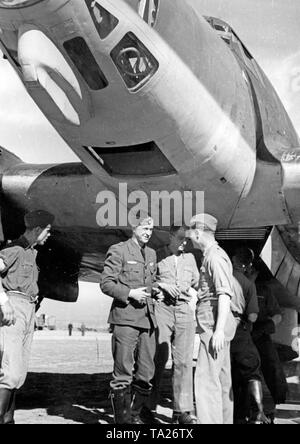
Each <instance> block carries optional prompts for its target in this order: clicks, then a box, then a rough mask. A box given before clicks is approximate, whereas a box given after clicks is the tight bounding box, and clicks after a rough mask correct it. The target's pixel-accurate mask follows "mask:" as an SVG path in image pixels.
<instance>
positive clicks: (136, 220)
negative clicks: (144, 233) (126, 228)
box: [129, 210, 154, 228]
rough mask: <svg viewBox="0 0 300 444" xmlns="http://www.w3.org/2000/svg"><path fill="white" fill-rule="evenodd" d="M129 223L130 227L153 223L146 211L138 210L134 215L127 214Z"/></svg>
mask: <svg viewBox="0 0 300 444" xmlns="http://www.w3.org/2000/svg"><path fill="white" fill-rule="evenodd" d="M129 224H130V226H131V228H137V227H139V226H147V225H152V224H154V220H153V218H152V217H151V216H149V214H148V213H147V212H146V211H143V210H140V211H138V212H137V214H136V215H133V216H132V215H129Z"/></svg>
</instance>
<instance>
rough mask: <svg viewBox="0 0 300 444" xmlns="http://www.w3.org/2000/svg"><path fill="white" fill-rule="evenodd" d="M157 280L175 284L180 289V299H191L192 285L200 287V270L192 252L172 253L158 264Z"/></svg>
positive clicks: (196, 287)
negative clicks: (190, 290)
mask: <svg viewBox="0 0 300 444" xmlns="http://www.w3.org/2000/svg"><path fill="white" fill-rule="evenodd" d="M157 281H158V283H159V282H162V283H164V284H169V285H175V286H177V287H178V288H179V289H180V292H181V295H180V297H179V299H181V300H186V301H190V300H191V296H190V295H189V293H188V291H189V289H190V287H193V288H195V289H198V284H199V271H198V268H197V264H196V260H195V258H194V256H193V255H192V254H191V253H182V254H180V255H178V256H177V255H175V254H172V255H171V256H169V257H166V258H165V259H163V260H162V261H160V262H159V264H158V275H157Z"/></svg>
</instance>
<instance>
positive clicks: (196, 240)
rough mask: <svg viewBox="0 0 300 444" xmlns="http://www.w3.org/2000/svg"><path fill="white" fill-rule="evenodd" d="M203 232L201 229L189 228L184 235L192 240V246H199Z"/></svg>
mask: <svg viewBox="0 0 300 444" xmlns="http://www.w3.org/2000/svg"><path fill="white" fill-rule="evenodd" d="M203 233H204V232H203V231H201V230H197V229H190V230H188V231H187V232H186V237H187V238H189V239H190V240H191V241H192V243H193V246H194V248H198V249H199V248H200V246H201V239H202V238H203Z"/></svg>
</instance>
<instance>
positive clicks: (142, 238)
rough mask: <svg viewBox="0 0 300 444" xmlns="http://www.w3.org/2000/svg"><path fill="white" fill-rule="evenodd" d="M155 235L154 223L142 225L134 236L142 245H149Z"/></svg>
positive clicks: (136, 229)
mask: <svg viewBox="0 0 300 444" xmlns="http://www.w3.org/2000/svg"><path fill="white" fill-rule="evenodd" d="M152 233H153V223H151V224H148V225H140V226H138V227H137V228H135V230H134V235H135V237H136V238H137V240H138V242H139V243H140V244H147V243H148V242H149V240H150V239H151V236H152Z"/></svg>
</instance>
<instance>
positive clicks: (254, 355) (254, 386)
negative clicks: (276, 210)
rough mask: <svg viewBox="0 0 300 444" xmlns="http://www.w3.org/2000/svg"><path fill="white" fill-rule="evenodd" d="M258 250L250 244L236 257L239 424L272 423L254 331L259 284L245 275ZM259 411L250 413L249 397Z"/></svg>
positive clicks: (234, 361)
mask: <svg viewBox="0 0 300 444" xmlns="http://www.w3.org/2000/svg"><path fill="white" fill-rule="evenodd" d="M253 259H254V253H253V251H252V250H250V249H249V248H246V247H240V248H237V249H236V251H235V253H234V255H233V258H232V263H233V276H234V278H235V280H234V293H235V294H234V298H233V301H232V310H233V314H234V316H235V317H236V319H237V321H238V326H237V331H236V334H235V337H234V338H233V340H232V342H231V363H232V382H233V392H234V417H235V423H237V424H245V423H246V421H247V420H248V422H249V423H250V424H268V423H269V421H268V419H267V418H266V416H265V414H264V407H263V390H262V378H261V374H260V370H261V368H260V367H261V363H260V357H259V353H258V350H257V348H256V347H255V345H254V343H253V340H252V337H251V331H252V329H253V325H254V323H255V322H256V320H257V317H258V313H259V307H258V300H257V293H256V287H255V284H254V283H253V282H251V281H249V279H247V277H246V276H245V273H246V272H247V270H248V269H249V267H251V266H252V261H253ZM249 395H250V397H251V400H253V401H254V402H255V410H254V411H253V412H251V413H249V405H248V404H249V403H248V402H247V401H248V399H249Z"/></svg>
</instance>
